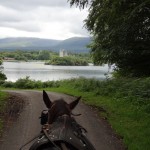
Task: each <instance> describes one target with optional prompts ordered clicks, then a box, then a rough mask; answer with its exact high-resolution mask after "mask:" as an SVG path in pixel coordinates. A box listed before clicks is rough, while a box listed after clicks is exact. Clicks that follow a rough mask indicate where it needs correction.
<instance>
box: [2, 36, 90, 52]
mask: <svg viewBox="0 0 150 150" xmlns="http://www.w3.org/2000/svg"><path fill="white" fill-rule="evenodd" d="M90 41H91V38H89V37H73V38H69V39H66V40H54V39H40V38H24V37H21V38H4V39H0V51H4V50H9V51H13V50H51V51H55V52H58V51H59V50H60V49H65V50H67V51H68V52H73V53H85V52H89V49H88V48H87V47H86V46H87V45H88V44H89V43H90Z"/></svg>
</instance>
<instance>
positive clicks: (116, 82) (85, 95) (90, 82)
mask: <svg viewBox="0 0 150 150" xmlns="http://www.w3.org/2000/svg"><path fill="white" fill-rule="evenodd" d="M4 86H5V87H13V88H25V89H28V88H30V89H33V88H36V89H42V90H43V89H45V90H47V91H55V92H61V93H66V94H70V95H74V96H82V100H83V101H84V103H86V104H88V105H92V106H93V107H96V108H98V110H106V111H100V113H99V114H100V116H101V117H107V119H108V122H109V123H110V124H111V126H112V128H113V129H114V130H115V132H116V133H117V134H118V135H120V136H121V137H123V142H124V144H125V145H126V146H127V147H128V149H129V150H149V148H150V78H119V79H112V80H105V81H98V80H95V79H85V78H79V79H70V80H63V81H57V82H55V81H49V82H44V83H42V82H40V81H37V82H36V81H33V80H30V79H29V78H25V79H20V80H18V81H17V82H16V83H5V84H4Z"/></svg>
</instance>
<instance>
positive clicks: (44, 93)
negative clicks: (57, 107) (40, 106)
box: [43, 90, 52, 108]
mask: <svg viewBox="0 0 150 150" xmlns="http://www.w3.org/2000/svg"><path fill="white" fill-rule="evenodd" d="M43 101H44V103H45V105H46V107H47V108H50V107H51V105H52V102H51V100H50V99H49V97H48V95H47V93H46V92H45V91H44V90H43Z"/></svg>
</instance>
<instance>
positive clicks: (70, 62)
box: [46, 56, 88, 66]
mask: <svg viewBox="0 0 150 150" xmlns="http://www.w3.org/2000/svg"><path fill="white" fill-rule="evenodd" d="M46 64H47V65H61V66H87V65H88V61H86V60H84V59H81V58H78V57H74V56H66V57H53V58H52V59H51V60H50V61H49V62H47V63H46Z"/></svg>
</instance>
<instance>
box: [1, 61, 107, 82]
mask: <svg viewBox="0 0 150 150" xmlns="http://www.w3.org/2000/svg"><path fill="white" fill-rule="evenodd" d="M3 66H4V73H5V74H6V76H7V80H8V81H13V82H14V81H16V80H17V79H19V78H24V77H26V76H30V78H31V79H34V80H41V81H47V80H61V79H69V78H78V77H81V76H82V77H86V78H97V79H104V78H105V75H104V74H105V73H107V72H108V66H107V65H105V66H102V67H101V66H53V65H44V62H4V63H3Z"/></svg>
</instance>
